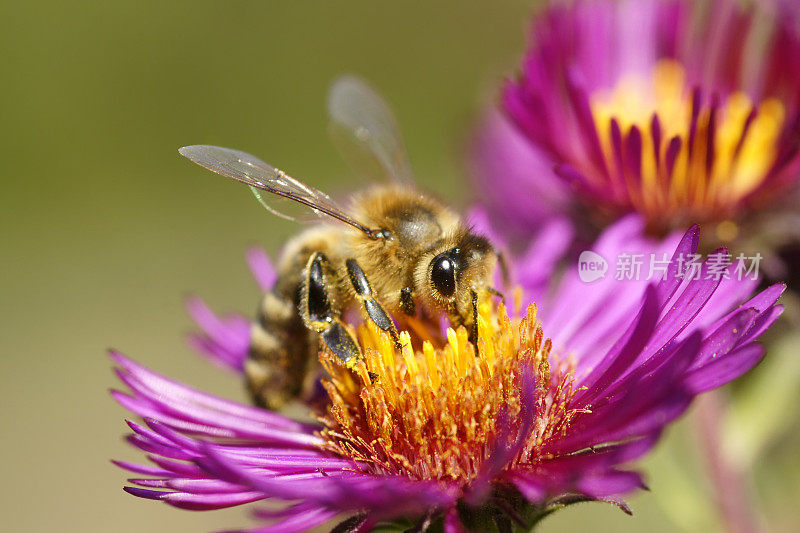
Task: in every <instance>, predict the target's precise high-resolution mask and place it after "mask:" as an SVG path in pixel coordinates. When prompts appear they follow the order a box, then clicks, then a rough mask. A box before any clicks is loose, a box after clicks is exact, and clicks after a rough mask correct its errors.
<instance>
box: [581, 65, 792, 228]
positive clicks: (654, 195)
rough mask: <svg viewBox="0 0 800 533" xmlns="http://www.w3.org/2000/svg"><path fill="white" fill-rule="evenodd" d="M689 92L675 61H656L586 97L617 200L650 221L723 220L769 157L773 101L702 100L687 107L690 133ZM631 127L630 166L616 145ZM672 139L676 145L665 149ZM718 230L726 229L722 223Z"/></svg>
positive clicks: (775, 127)
mask: <svg viewBox="0 0 800 533" xmlns="http://www.w3.org/2000/svg"><path fill="white" fill-rule="evenodd" d="M691 93H692V91H691V90H690V88H689V87H688V85H687V82H686V74H685V72H684V69H683V67H682V66H681V65H680V64H679V63H677V62H676V61H674V60H661V61H659V62H658V63H657V64H656V66H655V68H654V71H653V73H652V76H651V77H650V78H649V79H645V78H644V77H642V76H625V77H623V78H621V79H620V80H619V82H618V83H617V86H616V87H614V88H613V89H612V90H610V91H599V92H597V93H595V94H593V95H592V97H591V102H590V103H591V109H592V115H593V118H594V122H595V127H596V129H597V132H598V135H599V138H600V144H601V147H602V150H603V158H604V162H605V165H606V168H607V169H608V170H609V172H610V173H611V174H612V175H618V176H624V185H623V186H624V188H625V189H626V195H625V196H626V197H625V198H624V199H620V201H621V202H622V203H629V205H632V206H633V207H634V208H635V209H636V210H637V211H639V212H641V213H644V214H645V215H646V216H647V218H648V220H649V221H650V222H651V225H655V226H657V227H664V226H669V225H672V224H676V223H687V222H704V221H715V222H719V221H724V220H725V219H726V217H730V216H732V215H733V214H734V210H735V208H736V207H737V205H738V204H739V203H740V201H741V200H742V199H743V198H744V197H745V196H747V195H748V194H749V193H751V192H752V191H754V190H755V189H756V188H757V187H758V186H759V185H760V184H761V183H762V182H763V180H764V178H765V177H766V176H767V174H768V172H769V170H770V169H771V167H772V165H773V164H774V163H775V159H776V156H777V145H778V139H779V136H780V133H781V128H782V126H783V123H784V107H783V104H782V103H781V102H780V101H779V100H777V99H774V98H769V99H766V100H764V101H762V102H760V103H759V104H758V105H757V106H756V105H754V103H753V102H751V100H750V98H749V97H748V96H747V95H746V94H744V93H743V92H737V93H733V94H731V95H728V96H727V97H725V98H724V100H722V101H720V102H719V105H718V106H717V108H716V111H713V112H712V108H713V106H712V105H710V104H705V105H702V106H700V107H699V109H697V110H695V111H696V112H697V123H696V128H695V132H694V133H693V134H692V133H691V132H690V124H691V118H692V94H691ZM655 115H657V116H658V120H659V124H660V130H661V135H660V140H659V141H658V145H657V146H656V142H655V141H654V139H653V136H652V134H651V128H652V121H653V117H654V116H655ZM612 119H614V120H616V122H617V124H618V126H619V129H620V133H621V138H622V142H621V143H618V142H617V144H621V148H620V147H615V139H614V134H613V133H612V125H611V122H612ZM712 123H713V124H712ZM634 126H635V127H637V128H638V130H639V132H640V133H641V160H640V162H639V164H638V166H637V165H636V162H634V163H633V164H631V163H630V161H625V159H626V157H623V161H620V158H619V157H618V156H617V154H618V153H620V150H621V152H622V153H623V154H626V156H628V157H629V156H630V154H628V153H627V146H626V141H625V139H626V138H627V137H628V135H629V134H630V132H631V129H632V128H633V127H634ZM690 138H691V141H690ZM678 142H680V148H679V149H678V150H677V151H675V148H674V147H673V148H670V146H671V145H673V146H675V145H677V143H678ZM723 229H724V233H725V234H726V235H731V234H732V232H731V228H730V224H728V225H727V226H726V227H724V228H723ZM733 234H734V235H735V232H733Z"/></svg>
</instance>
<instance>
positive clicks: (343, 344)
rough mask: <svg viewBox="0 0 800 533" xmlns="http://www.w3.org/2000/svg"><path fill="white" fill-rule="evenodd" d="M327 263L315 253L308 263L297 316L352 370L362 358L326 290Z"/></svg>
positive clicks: (318, 253)
mask: <svg viewBox="0 0 800 533" xmlns="http://www.w3.org/2000/svg"><path fill="white" fill-rule="evenodd" d="M327 270H328V259H327V257H325V254H323V253H321V252H315V253H313V254H312V255H311V257H310V258H309V260H308V265H307V267H306V271H305V279H304V280H303V290H302V293H301V298H300V315H301V316H302V317H303V320H304V321H305V323H306V326H308V328H309V329H311V330H313V331H316V332H318V333H319V335H320V337H321V338H322V341H323V342H324V343H325V345H326V346H327V347H328V349H330V351H331V352H333V354H334V355H336V356H337V357H338V358H339V359H341V360H342V362H343V363H344V364H345V365H346V366H348V367H351V366H353V365H354V364H355V363H356V361H358V360H359V359H360V358H361V351H360V350H359V349H358V344H357V343H356V341H355V339H354V338H353V336H352V335H350V333H349V332H348V331H347V328H345V327H344V323H343V322H342V321H341V320H340V319H339V313H338V312H337V311H335V309H334V303H333V301H332V300H331V298H330V294H329V292H328V287H327V286H326V282H325V280H326V271H327Z"/></svg>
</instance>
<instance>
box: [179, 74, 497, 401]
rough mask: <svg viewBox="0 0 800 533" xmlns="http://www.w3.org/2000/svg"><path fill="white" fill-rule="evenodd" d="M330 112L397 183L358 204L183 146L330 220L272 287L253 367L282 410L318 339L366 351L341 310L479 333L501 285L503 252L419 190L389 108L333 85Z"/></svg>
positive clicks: (389, 328) (372, 190) (257, 394)
mask: <svg viewBox="0 0 800 533" xmlns="http://www.w3.org/2000/svg"><path fill="white" fill-rule="evenodd" d="M329 114H330V117H331V120H332V122H333V124H334V126H337V127H338V129H339V130H340V131H344V132H346V133H349V134H350V135H349V137H348V138H349V139H350V141H351V147H352V148H353V150H356V151H360V153H361V156H362V157H361V159H362V161H363V155H364V154H367V155H370V156H371V163H372V164H371V168H373V169H374V168H378V169H382V173H383V174H384V175H386V176H388V177H389V178H390V180H389V181H390V182H389V183H388V184H382V185H377V184H376V185H373V186H371V187H369V188H367V189H366V190H364V191H361V192H358V193H355V194H353V195H352V196H351V197H350V202H349V209H343V208H342V207H339V205H338V204H336V203H335V202H334V201H333V200H331V198H330V197H329V196H328V195H327V194H325V193H323V192H322V191H319V190H318V189H316V188H314V187H311V186H310V185H307V184H305V183H303V182H301V181H299V180H297V179H295V178H292V177H291V176H289V175H287V174H286V173H285V172H283V171H281V170H278V169H276V168H275V167H273V166H271V165H269V164H267V163H265V162H263V161H261V160H260V159H257V158H255V157H254V156H252V155H249V154H246V153H244V152H240V151H237V150H231V149H228V148H220V147H216V146H206V145H198V146H187V147H184V148H181V149H180V153H181V155H183V156H185V157H187V158H188V159H190V160H192V161H194V162H195V163H197V164H199V165H201V166H203V167H205V168H207V169H209V170H211V171H213V172H216V173H218V174H222V175H223V176H226V177H229V178H231V179H234V180H236V181H240V182H243V183H245V184H247V185H248V186H250V188H251V189H252V190H253V191H254V192H255V193H256V196H257V197H258V198H259V201H261V202H262V204H265V207H267V208H268V209H270V210H271V211H274V210H273V209H272V208H271V207H270V206H269V205H268V204H267V203H266V198H265V197H262V195H261V193H262V192H263V191H266V192H268V193H271V194H272V195H275V196H278V197H282V198H286V199H289V200H292V201H294V202H297V203H299V204H303V205H305V206H307V207H309V208H311V209H312V210H313V212H314V213H316V214H318V215H320V216H323V217H325V218H324V219H323V220H322V221H321V223H319V224H317V225H314V226H312V227H310V228H308V229H306V230H305V231H303V232H302V233H300V234H299V235H297V236H296V237H294V238H292V239H290V240H289V241H288V243H287V245H286V246H285V247H284V249H283V252H282V254H281V256H280V258H279V261H278V276H277V280H276V282H275V286H274V287H273V289H272V290H271V291H270V292H269V293H268V294H266V295H265V296H264V299H263V302H262V305H261V306H260V308H259V317H258V322H257V323H256V324H255V326H254V328H253V335H252V342H251V346H250V353H249V358H248V360H247V362H246V364H245V373H246V375H247V378H248V382H247V385H248V388H249V390H250V392H251V394H252V396H253V398H254V400H255V402H256V403H258V404H260V405H263V406H266V407H269V408H278V407H281V406H282V405H283V404H284V403H285V402H286V401H288V400H290V399H292V398H294V397H297V396H304V395H307V394H309V391H310V389H311V388H312V385H313V382H314V378H315V377H316V364H317V363H316V361H317V357H316V355H317V352H318V350H319V348H320V346H322V347H323V349H326V350H329V351H330V352H331V353H333V354H334V355H335V356H336V358H337V360H339V361H341V363H342V364H344V365H345V366H348V367H352V366H353V365H354V364H355V362H356V361H358V360H359V359H360V358H361V357H362V354H361V353H360V351H359V348H358V343H357V342H356V340H355V339H354V337H353V332H352V331H351V328H349V326H348V325H347V323H346V322H345V321H344V319H343V316H351V315H352V313H351V312H352V311H356V312H358V313H359V314H361V316H362V317H363V318H364V319H365V320H369V321H371V322H373V323H374V324H375V325H376V326H377V327H378V328H380V329H381V330H383V331H386V332H387V333H389V334H390V335H391V338H393V339H394V341H395V343H399V342H400V341H399V336H398V333H397V329H396V326H395V322H394V320H393V318H392V316H395V317H401V316H403V315H405V316H409V317H416V318H417V319H419V320H423V321H429V322H430V323H431V324H436V323H438V322H437V321H438V317H440V316H441V315H442V314H444V315H446V316H447V317H448V319H449V320H450V322H451V323H452V324H454V325H463V326H466V327H467V328H468V330H470V331H472V332H473V337H475V336H476V335H477V319H476V317H477V306H478V300H479V298H480V297H481V296H482V295H484V294H486V293H496V292H497V291H495V290H494V289H493V288H492V287H491V280H492V277H493V273H494V270H495V267H496V265H497V263H498V254H497V252H496V251H495V249H494V247H493V246H492V245H491V243H490V242H489V241H488V240H487V239H486V238H485V237H483V236H480V235H477V234H475V233H474V232H473V231H472V230H471V229H470V228H469V227H467V226H466V225H465V224H464V222H463V221H462V219H461V217H460V216H459V214H458V213H457V212H456V211H455V210H453V209H452V208H450V207H449V206H447V205H446V204H445V203H444V202H442V201H440V200H438V199H436V198H434V197H432V196H430V195H427V194H425V193H423V192H421V191H420V190H419V189H418V188H417V187H416V186H414V185H413V182H412V181H411V179H410V170H409V168H410V166H409V165H408V163H407V161H406V159H405V154H404V150H403V143H402V141H401V139H400V135H399V132H398V131H397V126H396V123H395V121H394V118H393V116H392V114H391V112H390V111H389V110H388V107H387V106H386V105H385V104H384V103H383V101H382V100H381V99H380V97H378V96H377V94H376V93H374V91H372V90H371V89H370V88H369V87H368V86H366V85H365V84H364V83H363V82H361V81H359V80H356V79H354V78H343V79H341V80H339V81H338V82H337V83H336V84H334V85H333V87H332V89H331V94H330V98H329Z"/></svg>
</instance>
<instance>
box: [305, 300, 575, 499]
mask: <svg viewBox="0 0 800 533" xmlns="http://www.w3.org/2000/svg"><path fill="white" fill-rule="evenodd" d="M413 329H415V330H416V332H415V333H414V337H413V339H414V344H417V342H418V343H419V346H417V347H416V349H415V348H414V347H413V346H412V335H411V334H409V332H406V331H403V332H401V333H400V345H401V346H402V348H399V347H397V346H396V345H395V343H394V342H393V341H392V339H391V338H390V337H389V335H387V334H386V333H384V332H383V331H380V330H379V329H378V328H376V327H374V326H373V325H372V324H371V323H366V324H362V325H361V326H359V328H358V338H359V342H360V344H361V347H362V352H363V353H364V358H363V359H362V360H360V361H359V362H358V363H357V364H356V365H355V367H354V368H353V369H347V368H345V367H344V366H342V365H340V364H338V363H336V360H335V358H333V357H332V356H329V355H327V354H325V353H321V354H320V360H321V362H322V364H323V366H324V367H325V369H326V370H327V372H328V373H329V375H330V377H329V378H328V379H326V380H323V385H324V387H325V389H326V390H327V392H328V395H329V396H330V399H331V402H330V404H329V405H328V406H327V408H326V411H325V412H324V413H322V414H321V415H320V417H319V418H320V421H321V422H322V423H323V424H324V427H325V429H324V430H322V432H321V435H322V436H323V438H324V439H325V442H326V444H325V447H326V448H327V449H329V450H330V451H331V452H333V453H335V454H337V455H340V456H345V457H349V458H352V459H354V460H355V461H356V464H358V465H359V468H362V469H364V470H365V471H369V472H373V473H384V474H402V475H405V476H408V477H411V478H413V479H420V480H453V481H460V482H464V483H468V482H469V481H470V480H472V479H474V478H476V476H478V475H479V473H480V472H481V468H482V466H484V465H485V463H486V461H487V460H488V459H489V457H490V456H491V453H492V450H493V449H496V447H497V443H498V439H499V438H501V435H505V436H507V435H508V434H509V432H512V433H514V432H517V431H519V430H520V429H521V428H520V424H521V422H520V420H521V418H522V416H521V413H522V412H523V409H534V410H535V416H536V420H535V423H534V424H532V428H533V429H531V430H530V431H529V433H528V434H527V435H524V436H523V438H524V439H525V440H524V445H523V446H521V447H520V452H519V454H518V457H516V458H515V459H514V461H513V462H515V463H516V464H519V463H530V464H535V463H536V462H537V461H538V460H540V459H541V457H540V455H539V452H540V450H541V448H542V446H543V444H544V443H546V442H547V440H548V439H549V438H551V437H553V436H555V435H560V434H563V433H565V432H566V431H567V429H568V427H569V424H570V421H571V420H572V418H573V417H574V416H575V414H576V413H577V410H572V409H570V408H569V402H570V400H571V398H572V396H573V394H574V392H573V388H572V372H571V370H569V368H568V367H567V366H564V365H560V364H558V366H559V369H557V370H553V368H552V367H551V364H553V363H552V361H553V357H552V354H551V353H550V352H551V342H550V340H549V339H547V338H545V337H544V334H543V331H542V327H541V325H540V323H539V321H538V319H537V312H536V307H535V305H533V304H531V305H530V306H529V307H528V308H527V311H526V313H525V314H524V315H523V316H521V317H520V318H514V319H511V318H509V316H508V314H507V311H506V308H505V307H504V306H503V304H493V303H491V302H490V301H489V300H487V301H484V302H482V303H481V304H480V305H479V313H478V337H477V341H476V345H473V344H472V343H471V342H470V341H469V338H468V337H469V336H468V333H467V330H466V329H464V328H463V327H460V328H457V329H453V328H449V329H447V331H446V334H445V335H444V338H437V336H434V335H430V336H429V338H425V336H422V335H419V334H418V332H419V331H422V330H421V328H413ZM523 368H532V369H533V370H534V374H535V381H536V383H535V388H536V391H535V392H536V404H535V405H532V406H531V405H523V399H522V398H523V395H522V390H521V387H522V381H521V378H522V374H521V373H522V369H523ZM501 413H502V416H501ZM514 434H515V433H514Z"/></svg>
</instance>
